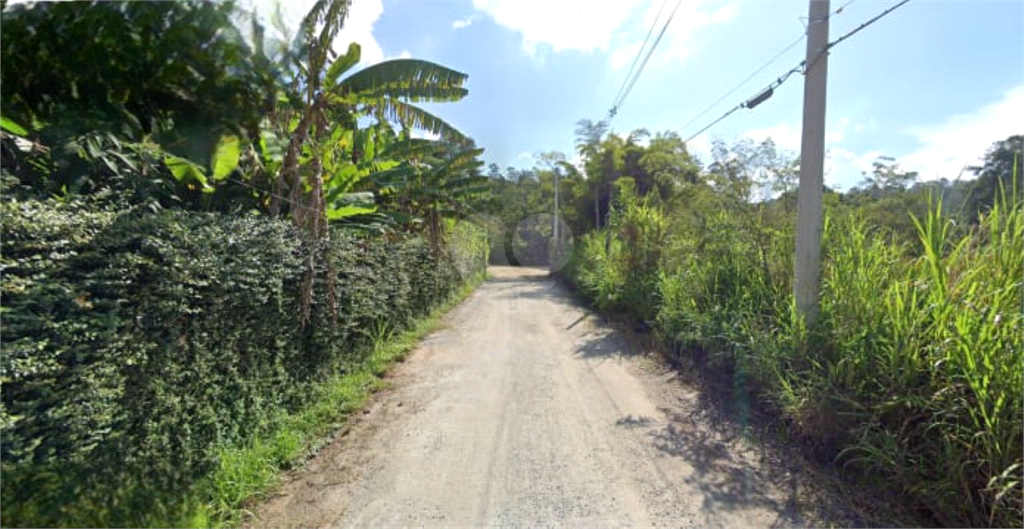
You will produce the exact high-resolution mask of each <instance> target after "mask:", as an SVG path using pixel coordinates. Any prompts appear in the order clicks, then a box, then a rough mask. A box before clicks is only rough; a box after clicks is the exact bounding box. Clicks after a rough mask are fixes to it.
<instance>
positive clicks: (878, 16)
mask: <svg viewBox="0 0 1024 529" xmlns="http://www.w3.org/2000/svg"><path fill="white" fill-rule="evenodd" d="M907 2H910V0H903V1H902V2H900V3H898V4H896V5H894V6H892V7H890V8H889V9H886V10H885V11H882V12H881V13H879V14H877V15H875V17H874V18H872V19H870V20H868V21H867V22H865V23H863V24H861V25H859V26H857V27H856V28H855V29H854V30H853V31H850V32H848V33H846V34H845V35H843V36H842V37H839V38H838V39H836V40H834V41H832V42H829V43H828V46H825V49H824V50H821V51H820V52H818V54H817V55H815V56H814V61H812V62H811V64H810V66H808V67H807V69H808V70H809V69H810V68H811V66H814V63H816V62H818V58H819V57H821V55H822V54H823V53H827V52H828V50H830V49H832V47H833V46H835V45H836V44H839V43H840V42H842V41H844V40H846V39H848V38H850V37H852V36H853V35H854V34H855V33H857V32H858V31H860V30H862V29H864V28H866V27H868V26H870V25H871V24H874V23H875V22H877V21H878V19H880V18H882V17H884V16H885V15H888V14H889V13H892V12H893V11H895V10H896V9H898V8H900V7H902V6H903V5H904V4H906V3H907Z"/></svg>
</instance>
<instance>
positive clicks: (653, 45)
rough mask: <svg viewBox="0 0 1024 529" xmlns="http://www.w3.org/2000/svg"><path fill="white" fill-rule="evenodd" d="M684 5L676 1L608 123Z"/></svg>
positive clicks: (610, 114)
mask: <svg viewBox="0 0 1024 529" xmlns="http://www.w3.org/2000/svg"><path fill="white" fill-rule="evenodd" d="M682 3H683V0H677V1H676V6H675V7H674V8H672V12H671V13H669V15H668V19H667V20H665V24H663V25H662V26H661V32H660V33H658V38H656V39H654V44H651V47H650V49H649V50H648V51H647V55H646V56H645V57H644V60H643V62H641V63H640V68H638V69H637V71H636V74H635V75H634V76H633V80H632V81H630V83H629V86H627V87H626V91H625V92H623V93H622V96H621V97H620V98H619V99H618V101H617V102H616V103H615V104H614V105H613V106H612V108H611V110H609V111H608V121H609V122H611V118H613V117H615V114H616V113H618V111H619V107H620V106H622V103H623V102H625V100H626V97H628V96H629V93H630V92H631V91H632V90H633V86H634V85H635V84H636V81H637V79H639V78H640V74H641V73H643V71H644V68H645V67H646V66H647V61H649V60H650V59H651V55H653V54H654V50H655V49H657V48H658V43H659V42H661V38H662V37H664V36H665V30H667V29H668V25H669V24H670V23H672V17H674V16H675V14H676V11H677V10H679V6H680V5H681V4H682Z"/></svg>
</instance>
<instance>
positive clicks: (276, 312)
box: [0, 202, 486, 526]
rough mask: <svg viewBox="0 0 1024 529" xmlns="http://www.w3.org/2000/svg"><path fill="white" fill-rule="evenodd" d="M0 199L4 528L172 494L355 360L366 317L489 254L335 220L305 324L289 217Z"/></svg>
mask: <svg viewBox="0 0 1024 529" xmlns="http://www.w3.org/2000/svg"><path fill="white" fill-rule="evenodd" d="M0 208H2V209H0V214H2V221H3V232H2V237H3V240H2V269H3V270H2V271H3V280H2V306H3V341H2V359H3V360H2V364H0V377H2V384H3V393H2V409H0V421H2V422H0V425H2V430H0V433H2V439H0V442H2V472H3V476H2V479H3V485H2V494H3V497H2V515H3V525H4V526H14V525H23V524H36V525H38V524H42V525H48V526H58V525H64V524H69V523H75V524H86V525H104V524H105V523H106V522H108V521H109V520H126V519H137V518H132V517H133V516H136V517H137V515H138V513H145V512H153V511H154V510H156V509H159V508H160V506H161V505H165V504H166V503H167V502H168V501H174V498H177V497H182V496H183V493H184V491H186V490H187V488H188V487H190V486H191V485H192V484H193V483H194V482H195V481H196V480H197V479H198V478H199V477H201V476H203V475H204V474H206V473H207V472H208V471H209V470H210V469H211V468H213V466H214V465H215V464H216V461H215V460H214V454H216V453H217V450H216V449H215V448H216V447H219V446H227V445H237V444H242V443H245V442H246V441H248V440H250V439H252V438H253V437H255V436H257V435H259V433H260V432H262V431H265V430H266V429H267V428H268V427H269V426H270V425H271V424H273V422H274V421H275V420H276V418H278V417H280V416H281V414H282V413H284V412H288V411H293V410H295V409H297V408H298V407H300V406H302V405H303V404H305V403H307V402H308V401H309V399H310V398H311V395H312V391H311V389H312V388H313V387H314V386H315V384H316V382H318V381H321V380H323V379H325V378H326V377H327V376H329V375H331V374H337V373H338V372H339V370H346V369H349V368H352V367H353V366H355V365H358V363H359V362H361V361H362V360H363V359H364V357H365V355H366V351H367V348H366V347H364V345H365V344H366V343H368V333H369V332H372V330H373V329H374V328H375V326H380V325H387V326H388V327H390V328H402V327H404V326H405V325H406V324H407V323H409V322H410V320H411V319H412V318H413V317H415V316H418V315H421V314H424V313H426V312H427V311H428V310H429V309H430V308H431V307H432V306H433V305H434V304H435V303H436V302H438V301H441V300H443V299H444V298H445V297H446V296H447V295H448V294H449V293H450V292H451V291H452V290H453V289H455V288H457V287H458V286H459V285H460V284H461V281H462V279H463V277H466V273H467V272H471V273H475V272H478V271H479V270H480V269H481V267H482V266H483V265H484V263H485V262H486V255H467V254H466V252H464V251H463V252H461V253H460V252H436V251H434V250H433V249H431V248H430V247H429V245H427V244H425V243H424V242H423V241H422V240H419V239H403V240H388V239H385V238H380V237H377V238H365V237H357V236H355V235H352V234H349V233H346V232H343V231H335V232H333V233H332V235H331V240H330V242H329V243H327V244H326V245H325V246H324V247H323V248H320V249H319V250H318V251H316V256H317V257H316V262H317V264H318V267H319V273H318V276H317V279H318V280H317V282H316V283H315V287H314V292H315V293H314V303H313V307H312V324H311V325H308V326H305V327H303V326H302V325H301V324H300V322H299V319H298V317H299V316H298V315H299V312H300V311H299V296H298V292H299V291H300V288H301V284H302V281H303V279H304V278H305V275H304V263H305V259H304V256H305V255H307V254H306V252H308V251H310V250H309V249H305V248H303V247H302V246H301V245H300V244H299V243H298V242H297V238H296V237H295V236H294V233H293V232H292V229H291V228H290V227H289V225H288V224H286V223H284V222H278V221H270V220H267V219H265V218H259V217H229V216H223V215H214V214H196V213H186V212H170V211H168V212H163V213H159V214H155V215H154V214H142V213H137V212H130V213H114V212H97V211H93V210H90V209H89V208H86V207H84V206H81V205H74V204H70V205H69V204H59V203H54V202H45V203H43V202H4V203H2V204H0ZM457 235H460V236H461V237H463V238H467V237H468V238H473V237H476V238H478V239H481V240H482V238H483V237H484V235H483V234H482V233H481V232H479V230H473V229H472V228H465V227H464V228H462V229H461V231H458V232H457ZM475 245H476V247H479V246H480V243H479V242H477V243H475ZM463 246H465V245H463ZM471 247H473V246H472V245H471ZM453 256H455V257H453ZM456 261H460V262H456ZM328 263H332V265H330V266H329V265H328ZM329 270H332V271H333V273H334V274H335V277H336V281H335V285H336V299H337V303H338V314H337V319H336V320H333V318H332V317H331V314H330V311H329V310H327V307H328V303H327V295H326V288H325V287H326V284H327V282H326V281H325V279H326V277H327V274H328V273H329V272H328V271H329Z"/></svg>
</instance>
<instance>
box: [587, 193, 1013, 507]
mask: <svg viewBox="0 0 1024 529" xmlns="http://www.w3.org/2000/svg"><path fill="white" fill-rule="evenodd" d="M1009 196H1010V197H1013V198H1007V197H1006V195H1004V196H1003V198H1002V199H1001V200H1000V201H999V202H998V203H997V204H996V205H995V207H993V208H992V209H991V210H990V211H988V212H986V213H985V214H984V215H982V216H981V217H980V218H979V222H978V224H977V225H976V226H974V227H973V228H970V229H962V228H960V227H957V226H955V225H954V223H953V221H952V220H950V219H948V218H945V217H943V216H942V215H941V212H942V204H941V201H935V202H933V203H931V204H930V209H929V213H928V214H927V215H926V216H924V217H923V218H920V219H917V218H914V219H913V222H914V223H915V225H916V226H917V232H918V233H917V240H916V241H902V242H900V240H899V239H896V238H893V237H889V236H887V231H886V229H885V228H886V227H884V226H870V225H868V223H867V222H866V221H864V220H863V219H861V218H858V217H857V216H849V215H836V214H834V213H833V214H831V215H830V216H829V218H828V221H827V225H826V231H825V246H824V263H823V270H822V293H821V307H822V308H821V317H820V319H819V322H818V324H817V325H815V326H814V327H813V328H808V327H807V326H806V325H805V324H804V322H803V320H802V319H801V318H800V316H799V315H798V314H797V312H796V310H795V303H794V300H793V296H792V294H791V291H790V286H791V282H790V280H789V277H790V274H791V271H792V240H793V239H792V237H793V233H792V228H791V226H792V225H791V224H787V223H783V222H770V221H767V220H765V217H762V216H760V215H746V216H737V215H734V214H731V213H730V212H729V211H727V210H726V209H725V208H709V210H708V211H705V212H702V213H700V214H699V215H698V221H696V222H694V221H692V220H691V221H687V222H685V223H682V224H680V225H673V226H672V227H671V228H670V229H669V231H670V233H672V235H671V237H668V238H667V240H665V241H660V242H658V244H660V245H661V246H660V247H659V248H657V250H658V251H659V252H660V259H659V261H658V264H657V266H656V270H655V271H654V274H653V276H654V278H655V280H654V281H648V282H642V283H640V282H636V283H633V284H630V282H631V281H635V280H634V277H636V276H637V275H638V274H636V273H634V272H633V271H632V270H631V266H633V264H632V263H633V261H631V258H635V256H638V255H647V254H645V252H649V251H652V250H653V249H651V248H649V247H648V248H645V247H643V245H645V244H652V243H654V241H650V240H644V239H642V238H637V237H628V236H624V234H623V233H622V230H621V228H619V229H618V231H613V232H611V239H612V241H611V244H605V237H606V235H608V234H607V233H605V232H599V233H592V234H588V235H587V236H586V237H585V238H584V240H583V244H582V245H581V246H580V247H578V250H577V251H578V252H579V253H580V254H581V255H578V256H574V262H575V266H571V267H569V268H568V269H567V273H568V275H569V276H570V278H571V279H573V280H574V281H575V282H576V283H577V284H578V285H580V287H581V289H580V290H581V292H583V293H584V295H587V296H589V297H591V298H592V299H595V301H596V302H597V304H598V305H599V306H601V307H602V308H610V307H612V306H616V308H626V309H627V310H632V311H633V312H634V313H635V314H637V315H640V312H639V311H636V310H633V307H631V306H630V305H629V304H624V303H622V301H624V300H625V298H624V297H623V293H625V292H629V291H631V290H632V291H634V292H635V293H634V294H633V296H634V297H636V298H639V299H645V300H647V304H648V308H649V310H652V311H653V313H654V314H655V317H654V322H655V330H656V331H657V332H658V334H660V335H661V336H662V337H663V338H665V339H666V340H667V341H668V342H670V343H671V344H672V345H674V346H675V347H674V348H673V350H675V351H677V352H680V353H682V354H688V355H691V356H692V357H694V358H695V359H696V360H698V361H700V362H701V363H702V364H703V365H704V366H705V367H708V368H710V369H716V370H718V371H720V372H721V373H724V374H727V375H729V376H732V377H733V378H734V379H735V380H737V381H739V382H737V387H736V390H735V391H734V393H735V392H739V393H742V392H745V391H747V392H750V393H751V395H750V398H751V399H756V401H761V402H768V403H770V404H771V406H772V407H773V408H774V409H775V410H776V412H777V413H780V414H781V417H780V418H781V419H782V420H783V421H784V422H785V423H786V424H788V425H790V427H791V431H792V433H793V435H794V437H795V438H797V439H801V440H803V441H806V442H807V443H808V444H809V445H810V446H811V447H813V448H814V450H815V452H816V453H817V454H819V455H821V456H823V457H827V458H828V459H830V460H832V461H835V462H836V463H838V464H839V465H841V468H845V469H846V470H847V471H848V472H849V474H850V475H851V476H855V477H858V478H859V479H861V480H862V482H863V483H864V484H869V485H875V486H877V487H881V488H889V489H890V490H895V491H898V492H900V493H902V494H904V495H905V496H906V497H907V498H909V499H910V500H911V501H912V502H914V503H915V504H916V507H918V510H919V511H920V512H921V513H923V514H924V515H926V516H928V517H930V522H929V523H939V524H942V525H947V526H974V527H983V526H1017V527H1020V526H1024V518H1022V512H1024V500H1022V497H1024V487H1022V482H1024V468H1022V446H1024V434H1022V417H1024V409H1022V408H1024V403H1022V400H1024V378H1022V376H1024V375H1022V374H1024V202H1022V201H1021V200H1020V199H1019V198H1016V197H1017V196H1018V195H1017V194H1016V193H1011V194H1009ZM649 221H650V219H648V218H645V217H644V216H639V215H634V216H633V218H632V219H631V220H630V222H631V223H633V224H636V223H640V224H642V223H644V222H649ZM626 224H628V223H626ZM612 225H613V227H615V226H621V225H622V224H621V223H620V224H615V223H613V224H612ZM651 229H656V227H651ZM643 231H644V230H643V228H642V227H641V228H634V229H633V233H638V232H643ZM638 289H639V291H638V292H637V290H638ZM616 296H619V297H616ZM616 301H618V302H619V303H618V304H617V305H616V303H615V302H616ZM733 398H734V399H735V398H737V397H736V395H734V396H733Z"/></svg>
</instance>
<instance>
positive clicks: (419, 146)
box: [380, 138, 451, 160]
mask: <svg viewBox="0 0 1024 529" xmlns="http://www.w3.org/2000/svg"><path fill="white" fill-rule="evenodd" d="M450 148H451V146H449V145H446V144H444V143H443V142H439V141H434V140H428V139H423V138H411V139H408V140H401V141H397V142H395V143H392V144H391V145H388V146H387V148H386V149H384V151H383V152H382V153H381V155H380V156H381V157H382V158H387V159H397V160H404V159H407V158H410V157H412V156H425V155H429V154H435V153H442V152H445V151H447V150H448V149H450Z"/></svg>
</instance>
